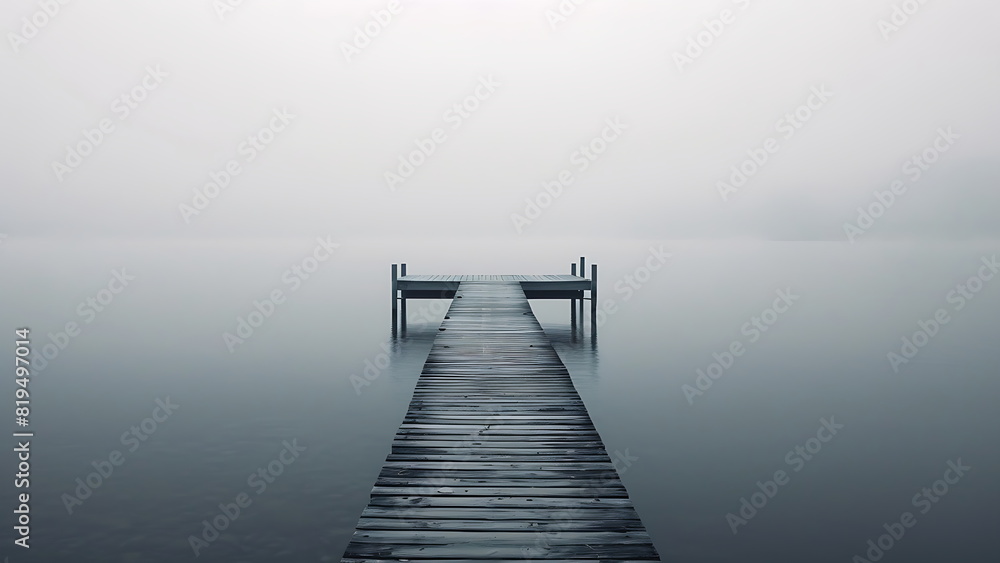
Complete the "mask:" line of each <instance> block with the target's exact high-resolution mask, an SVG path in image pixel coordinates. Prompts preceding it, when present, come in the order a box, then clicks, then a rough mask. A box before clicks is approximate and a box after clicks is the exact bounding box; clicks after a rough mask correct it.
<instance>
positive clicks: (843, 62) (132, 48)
mask: <svg viewBox="0 0 1000 563" xmlns="http://www.w3.org/2000/svg"><path fill="white" fill-rule="evenodd" d="M216 4H222V2H221V1H220V2H216V3H214V4H213V2H212V1H209V0H204V1H197V2H195V1H190V0H185V1H178V2H143V3H136V2H126V1H124V0H105V1H97V0H95V1H88V2H70V3H68V4H67V5H66V6H61V7H60V10H59V12H58V13H57V14H55V15H54V16H52V17H49V18H46V17H43V16H39V15H36V14H35V13H36V12H38V11H39V10H40V8H39V5H38V4H37V3H36V2H34V1H32V0H10V1H8V2H6V3H5V4H4V10H3V13H2V19H0V29H2V30H3V31H4V32H5V35H6V38H7V40H6V45H5V46H4V47H3V48H2V49H0V73H2V76H3V77H4V84H5V86H4V88H3V90H2V92H0V96H2V99H0V105H2V107H3V108H5V111H4V114H5V115H4V120H3V122H4V123H5V124H6V126H7V127H8V131H7V134H6V135H4V136H3V140H2V141H0V142H2V148H3V155H4V157H3V160H2V170H0V177H2V183H0V189H2V190H3V201H4V205H3V206H2V207H0V233H4V234H7V235H8V237H22V236H73V237H82V236H127V237H145V236H173V237H204V236H248V235H254V236H299V235H302V236H313V235H315V234H317V233H322V234H326V233H334V234H335V236H337V237H339V238H343V239H349V238H355V237H397V236H406V237H408V238H413V237H440V236H451V235H454V234H455V233H456V232H459V233H461V236H462V237H464V238H468V237H521V238H525V237H556V236H577V235H589V236H599V237H633V236H635V237H650V238H688V237H693V238H731V237H751V238H764V239H780V240H817V239H820V240H847V236H846V234H845V230H844V224H845V223H846V222H848V221H852V222H855V223H857V218H858V211H857V208H858V207H859V206H863V207H866V208H867V207H868V206H870V205H872V204H873V202H876V201H877V200H876V199H875V196H873V193H872V192H873V191H874V190H883V191H888V190H890V186H891V184H892V182H893V181H894V180H897V179H899V180H900V181H901V182H902V183H903V185H904V186H905V188H906V191H905V193H903V194H902V195H898V196H896V197H895V201H894V202H893V203H892V204H891V205H890V206H888V207H889V208H888V209H887V210H886V211H885V213H884V215H883V216H881V217H880V218H877V219H876V220H874V221H873V223H872V225H871V226H870V227H866V228H865V229H863V233H862V234H860V235H858V236H857V237H856V238H857V240H862V241H863V240H870V239H875V238H902V237H907V238H908V237H915V238H934V239H941V238H956V239H965V238H971V237H990V238H992V237H996V236H997V234H998V230H1000V220H997V216H996V214H997V211H1000V195H998V188H1000V172H998V166H997V164H998V160H1000V158H998V156H1000V135H997V131H998V130H1000V107H998V105H997V103H996V100H998V99H1000V72H998V71H1000V64H998V63H1000V35H998V34H997V33H996V31H995V29H993V28H994V27H995V22H996V21H998V16H1000V5H996V4H995V3H989V2H983V1H972V0H965V1H952V2H929V3H926V4H924V5H923V6H921V7H920V8H919V10H918V11H917V12H916V13H914V14H912V15H909V16H906V17H907V18H908V19H907V21H906V22H905V23H903V24H902V25H900V26H898V30H891V29H889V28H887V27H885V26H884V25H883V26H882V28H881V29H880V20H885V21H886V22H890V23H891V18H892V15H893V7H894V5H896V4H898V5H900V6H903V5H904V4H906V5H907V7H909V2H893V1H885V0H878V1H870V0H866V1H860V0H846V1H838V2H796V1H792V0H752V1H750V2H746V1H745V0H739V1H731V0H718V1H713V2H694V1H684V2H662V1H652V0H651V1H645V0H614V1H612V0H590V1H583V2H581V4H580V6H578V7H576V8H575V10H574V11H573V13H571V14H569V15H567V16H566V17H565V18H564V20H559V21H556V20H555V19H553V18H552V17H551V14H547V12H548V11H549V10H551V11H552V12H553V13H558V11H559V6H560V2H559V1H558V0H552V1H531V2H529V1H523V0H503V1H500V0H462V1H459V0H437V1H407V2H404V3H402V4H401V9H397V10H396V11H397V13H396V14H391V13H390V12H389V11H388V7H389V6H390V3H389V2H387V1H365V2H329V3H324V2H320V1H319V0H282V1H280V2H279V1H265V0H245V1H244V2H243V3H242V5H240V6H238V7H236V8H234V9H233V10H231V11H226V12H219V11H218V10H217V8H216V7H215V5H216ZM563 4H565V5H571V4H572V3H571V2H570V1H569V0H566V1H565V2H563ZM914 4H916V3H915V2H914ZM722 10H730V12H731V13H730V14H727V15H726V19H727V20H728V22H729V23H723V22H721V21H720V23H716V24H711V23H710V24H709V26H708V27H714V28H715V31H716V32H717V33H718V37H712V38H711V41H710V42H709V41H708V40H707V37H709V35H710V34H711V32H710V31H705V30H706V24H705V23H704V22H705V21H706V20H715V19H719V18H720V17H721V16H722V15H723V14H722ZM373 11H374V12H376V15H377V16H378V15H380V17H381V19H382V20H383V21H386V20H387V22H386V23H384V24H382V23H376V22H375V16H373V15H372V12H373ZM32 17H35V19H36V21H41V22H44V25H42V26H40V28H39V29H38V30H37V33H35V34H32V33H31V31H32V29H30V26H28V28H27V29H26V28H25V24H24V20H23V19H22V18H28V19H29V20H30V19H31V18H32ZM900 18H901V16H900V15H899V14H897V19H896V22H897V23H900V22H901V19H900ZM46 20H48V21H46ZM553 22H555V23H556V25H553ZM366 25H367V26H368V29H369V30H375V31H377V34H375V35H374V36H373V37H370V36H368V35H367V34H365V33H364V29H365V26H366ZM720 27H721V30H720ZM359 28H360V29H361V32H360V33H361V34H362V35H363V36H360V37H359V36H358V34H359V31H358V29H359ZM703 31H704V32H705V33H703V34H702V36H701V37H702V39H703V40H704V41H703V42H704V43H706V44H708V46H707V47H704V48H703V49H702V51H703V52H702V53H701V54H700V55H699V54H697V52H696V51H690V52H688V55H690V54H692V53H693V54H694V55H696V56H692V57H691V58H690V61H689V62H683V61H682V64H681V65H680V66H681V67H682V68H679V65H678V59H677V58H676V57H675V53H680V54H684V53H685V50H686V49H688V45H689V43H688V40H689V38H692V37H694V38H695V39H694V40H695V41H697V37H698V34H699V33H700V32H703ZM11 34H17V36H21V37H23V38H24V39H23V40H18V39H15V38H14V37H15V36H14V35H11ZM28 35H32V37H28ZM366 41H367V44H365V42H366ZM345 45H354V46H355V49H356V51H354V52H353V53H350V52H348V53H346V54H345ZM685 56H687V55H685ZM147 68H152V69H157V68H159V69H161V70H162V73H164V74H165V76H160V77H159V78H156V77H155V76H151V77H149V78H146V83H147V84H148V85H155V86H156V87H155V89H151V90H148V91H143V89H142V88H140V89H139V90H137V92H138V95H139V96H145V99H143V100H142V101H140V102H136V103H135V104H134V105H135V107H134V108H129V111H128V114H127V115H126V114H125V111H124V109H123V108H125V107H127V106H125V105H123V103H122V102H121V101H119V102H117V103H116V102H115V100H116V99H118V98H119V97H121V96H123V95H125V96H129V95H131V94H130V92H133V88H135V87H137V86H139V85H141V84H142V83H143V80H144V77H146V76H147V72H148V71H147ZM157 81H159V82H157ZM481 81H485V82H490V83H491V84H493V86H491V87H490V88H489V89H487V88H485V87H480V88H479V90H478V92H479V93H480V98H479V99H476V98H475V93H476V92H477V85H479V84H481ZM814 88H817V89H819V88H822V89H825V90H826V91H827V92H831V93H832V96H829V97H828V98H827V99H826V101H825V102H820V101H819V98H815V97H814V98H813V99H812V102H813V104H814V109H813V110H810V111H808V112H805V113H800V115H808V114H809V113H810V112H811V116H809V118H808V120H807V121H805V122H803V123H800V125H801V128H798V129H791V130H792V131H794V134H792V135H789V136H788V137H786V135H788V133H787V131H789V129H788V127H787V121H786V122H784V123H786V125H785V128H784V129H782V128H781V124H780V123H779V120H781V119H782V118H783V116H784V115H785V114H787V113H795V112H796V110H797V109H798V108H800V106H802V105H803V104H806V103H807V102H808V101H810V95H811V94H812V91H813V89H814ZM491 90H492V91H491ZM469 96H473V98H469V99H467V98H468V97H469ZM463 102H464V103H467V104H469V105H468V106H467V107H473V108H474V109H473V110H472V111H469V112H468V113H466V117H462V118H461V120H458V119H457V118H456V117H455V115H456V114H454V113H446V112H448V111H449V109H450V108H453V106H454V105H455V104H462V103H463ZM282 109H286V110H287V112H288V113H289V114H292V115H294V118H286V119H287V120H288V121H289V123H288V124H287V126H283V129H282V130H281V131H278V132H276V133H274V138H273V142H271V143H270V144H267V145H266V147H265V148H264V149H263V150H261V151H259V152H258V153H257V154H256V156H255V158H254V159H253V160H252V161H248V156H249V154H250V151H249V150H245V151H241V144H242V143H244V142H245V141H246V140H247V138H248V136H250V135H253V134H255V133H256V132H258V131H259V130H260V129H262V128H265V127H267V126H268V125H269V124H270V123H275V124H278V125H282V124H281V122H280V121H272V116H273V115H274V112H275V111H279V112H280V111H281V110H282ZM801 111H802V110H800V112H801ZM615 119H617V120H618V121H619V122H620V123H622V124H624V126H625V129H624V130H623V131H622V132H621V133H620V134H618V133H612V134H610V135H609V132H608V131H604V130H605V127H606V123H608V120H612V121H614V120H615ZM102 120H108V121H107V122H105V123H106V124H107V123H110V124H111V125H113V127H114V129H113V131H111V132H110V133H108V134H106V135H104V139H103V140H102V141H101V143H100V144H99V145H98V146H97V147H96V148H94V150H93V151H92V153H91V154H89V155H88V156H85V157H82V158H81V163H80V164H79V166H77V167H75V168H72V169H71V171H66V169H63V172H62V173H61V174H60V173H59V172H58V171H56V170H54V169H53V166H54V164H53V163H60V165H64V164H66V163H67V161H70V162H72V158H69V159H68V157H67V145H71V146H77V145H78V144H79V143H81V142H82V143H83V148H84V150H85V149H86V148H87V146H86V143H87V141H86V136H85V135H84V134H83V130H85V129H87V130H92V129H95V128H99V127H100V123H101V122H102ZM948 128H951V130H952V131H953V132H954V133H955V134H957V135H958V136H957V137H954V136H952V137H951V141H948V142H944V141H940V140H939V141H938V143H939V145H940V146H941V147H947V148H948V150H947V152H943V153H939V158H938V159H937V160H936V162H934V163H933V164H929V165H927V166H926V168H927V169H926V170H921V175H920V177H919V179H915V178H914V177H913V175H912V174H908V173H907V172H906V171H905V170H906V169H905V168H904V166H905V165H906V162H907V160H908V159H910V158H911V157H912V156H913V155H919V154H921V153H922V152H923V151H924V150H925V149H927V148H928V147H932V146H934V142H935V139H937V138H938V137H939V130H941V129H944V130H948ZM436 129H440V130H441V131H439V134H440V133H443V136H442V137H439V138H443V140H442V141H441V142H433V136H434V135H435V130H436ZM602 132H604V133H605V135H606V137H605V138H608V137H609V136H614V137H615V138H614V140H611V141H607V142H603V141H594V139H595V138H599V137H600V136H601V134H602ZM269 136H270V132H265V133H264V135H263V137H264V138H267V139H268V140H269V139H270V137H269ZM91 137H92V138H96V137H94V136H93V134H92V135H91ZM768 138H773V139H774V141H775V143H776V145H772V148H774V146H776V147H777V149H776V150H775V151H774V152H772V153H770V154H768V155H767V158H768V160H767V161H766V162H765V163H764V164H763V165H762V166H759V167H758V168H759V169H758V170H757V171H756V172H755V173H753V174H752V175H751V176H750V177H749V178H748V179H747V181H746V183H745V184H744V185H743V186H742V187H740V188H739V189H738V190H737V191H736V192H735V193H732V194H731V195H730V196H729V197H727V198H726V201H723V198H722V197H721V195H720V190H719V187H718V182H720V181H728V179H729V177H730V175H731V174H732V167H733V166H740V165H741V164H742V163H743V161H744V160H746V159H747V158H749V156H748V151H754V150H757V151H760V150H763V149H762V148H761V147H763V146H764V145H765V141H766V140H767V139H768ZM415 139H431V141H429V142H431V143H432V145H433V147H434V151H433V153H432V154H430V155H429V156H426V157H425V158H423V162H422V163H420V164H419V165H417V166H414V170H413V173H412V175H410V176H409V177H408V178H405V179H404V181H403V182H401V183H399V184H397V185H395V190H391V189H390V187H389V185H388V182H387V179H386V173H387V172H393V173H399V172H400V171H399V170H398V167H399V159H400V157H401V156H402V157H403V158H406V156H407V155H409V153H410V152H411V151H414V150H416V149H417V147H416V146H415V144H414V140H415ZM592 141H594V142H595V143H597V144H596V145H593V146H595V147H597V148H599V149H600V148H606V150H605V152H604V153H603V154H600V155H595V159H594V160H593V161H589V160H588V167H587V169H586V170H582V169H581V167H582V165H581V163H582V162H583V161H582V160H580V158H581V156H580V153H577V151H578V150H579V149H580V147H581V145H590V144H591V143H592ZM424 146H425V147H426V146H429V145H427V144H426V142H425V145H424ZM575 153H576V156H575V158H574V154H575ZM758 154H760V153H759V152H758ZM584 158H585V157H584ZM231 160H235V161H236V162H237V163H238V164H239V166H240V168H239V170H240V172H239V173H238V174H236V175H235V176H234V177H232V178H231V182H230V184H229V186H228V187H227V188H225V189H224V190H222V191H221V193H220V194H219V195H218V196H217V197H215V198H214V199H211V200H207V201H209V203H208V205H207V207H205V209H203V210H202V211H200V212H199V213H198V214H197V215H188V219H189V220H190V221H189V222H185V220H184V218H183V217H182V212H181V210H180V208H179V206H180V205H181V204H186V205H189V206H191V205H193V203H194V201H195V189H203V186H204V185H205V184H206V183H207V182H209V181H210V180H211V178H210V174H211V173H218V172H220V171H222V170H224V169H225V167H226V165H227V162H229V161H231ZM417 160H419V158H418V159H417ZM60 165H57V166H56V168H59V166H60ZM914 166H915V165H914V164H910V169H909V170H910V171H911V173H912V171H913V170H914V168H913V167H914ZM752 168H753V167H752V166H750V167H749V168H748V169H752ZM564 170H567V171H569V172H570V173H571V174H572V175H573V182H572V184H570V185H568V186H566V187H565V188H564V189H563V190H562V192H561V193H560V194H559V196H558V197H555V198H552V199H551V201H549V200H546V199H545V196H544V195H543V196H540V194H543V193H544V191H543V188H542V183H543V182H547V181H553V180H556V179H557V178H558V176H559V174H560V172H562V171H564ZM60 177H61V180H60ZM526 198H528V199H531V200H534V201H539V202H541V203H544V202H548V203H549V204H548V205H547V207H546V208H545V209H543V210H542V212H541V214H540V215H539V216H537V217H534V218H531V217H530V216H528V215H525V214H526V209H525V208H526V205H527V204H526V203H525V200H526ZM539 198H541V200H539ZM512 214H521V215H524V216H525V218H526V219H528V221H527V222H521V224H520V226H521V229H520V231H521V232H518V229H517V228H515V223H514V221H513V220H512V217H511V215H512Z"/></svg>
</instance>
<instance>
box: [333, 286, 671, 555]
mask: <svg viewBox="0 0 1000 563" xmlns="http://www.w3.org/2000/svg"><path fill="white" fill-rule="evenodd" d="M393 269H394V270H395V267H394V268H393ZM593 272H594V274H595V275H594V276H593V277H592V278H591V279H590V280H586V279H584V278H580V277H577V276H575V275H570V276H558V275H553V276H419V277H418V276H405V275H404V276H402V277H401V278H397V277H395V276H394V277H393V281H394V284H393V285H394V288H393V304H394V307H393V309H394V311H393V312H394V313H395V304H396V302H397V295H396V291H397V290H400V289H399V285H400V284H401V285H402V287H403V288H404V289H401V290H400V291H403V292H404V293H403V296H405V298H415V297H416V298H420V297H425V298H432V299H439V298H441V297H442V295H441V292H443V291H447V292H449V293H450V295H449V297H452V303H451V306H450V308H449V309H448V311H447V313H446V315H445V317H444V320H443V321H442V322H441V325H440V326H439V327H438V333H437V336H436V337H435V338H434V343H433V346H432V348H431V350H430V353H429V354H428V357H427V361H426V363H425V364H424V367H423V371H422V372H421V374H420V379H419V380H418V381H417V385H416V388H415V390H414V393H413V399H412V400H411V402H410V406H409V409H408V411H407V413H406V416H405V418H404V420H403V423H402V425H400V427H399V430H398V431H397V433H396V437H395V439H394V441H393V443H392V450H391V452H390V453H389V455H388V457H387V458H386V461H385V464H384V465H383V467H382V471H381V473H380V474H379V476H378V479H377V481H376V483H375V486H374V488H373V489H372V494H371V500H370V502H369V504H368V506H367V507H366V508H365V510H364V512H363V513H362V514H361V518H360V520H359V521H358V525H357V529H356V531H355V532H354V536H353V538H352V540H351V543H350V544H349V545H348V546H347V549H346V551H345V553H344V561H351V562H358V563H360V562H361V561H405V560H411V561H425V562H426V561H432V560H437V561H439V560H446V559H447V560H455V561H457V560H493V561H498V560H514V559H524V558H531V559H560V560H564V561H565V560H591V561H593V560H608V559H613V560H647V561H649V560H653V561H658V560H659V555H658V553H657V551H656V548H655V547H654V546H653V543H652V540H651V539H650V537H649V534H648V533H647V532H646V529H645V527H644V526H643V524H642V521H641V520H640V519H639V516H638V514H637V513H636V511H635V508H634V507H633V505H632V501H631V500H630V499H629V496H628V492H627V491H626V490H625V487H624V485H622V482H621V480H620V479H619V476H618V473H617V471H616V470H615V467H614V465H613V464H612V461H611V458H610V457H609V456H608V454H607V452H606V450H605V448H604V443H603V442H602V440H601V437H600V435H599V434H598V432H597V429H596V428H595V427H594V425H593V422H592V421H591V419H590V415H589V414H588V413H587V409H586V407H585V406H584V404H583V401H582V400H581V399H580V396H579V395H578V394H577V391H576V388H575V387H574V386H573V382H572V380H571V379H570V376H569V372H568V371H567V369H566V366H565V365H564V364H563V362H562V361H561V360H560V358H559V355H558V354H557V353H556V351H555V349H554V348H553V346H552V343H551V342H550V340H549V338H548V337H547V336H546V334H545V333H544V332H543V330H542V327H541V325H540V324H539V322H538V320H537V319H536V318H535V316H534V313H533V312H532V310H531V307H530V306H529V305H528V298H529V297H530V296H531V295H538V293H534V292H545V295H547V296H548V297H547V298H557V299H573V300H574V302H573V304H572V306H571V307H572V310H573V315H574V316H575V314H576V303H575V300H576V299H582V298H583V296H584V291H588V290H589V291H590V295H591V296H594V295H596V283H594V282H593V280H594V279H595V278H596V267H595V268H594V269H593ZM434 278H437V279H434ZM454 278H461V279H454ZM505 278H513V279H505ZM414 284H416V285H414ZM446 284H447V285H446ZM539 284H540V285H539ZM588 285H589V288H588V287H587V286H588ZM540 287H541V288H544V289H539V288H540ZM420 291H429V292H431V293H432V294H433V295H426V296H425V294H422V293H406V292H420ZM529 292H532V293H531V294H529ZM556 295H559V297H556ZM543 298H545V297H543ZM401 299H402V297H401ZM594 302H596V301H592V304H593V303H594ZM591 311H592V313H593V307H592V309H591ZM582 314H583V311H582V304H581V311H580V315H581V318H582ZM395 316H396V315H395V314H394V317H395ZM592 317H593V314H592ZM394 321H395V318H394ZM393 324H394V326H395V324H396V323H395V322H394V323H393ZM574 324H575V322H574ZM594 324H595V323H594V321H593V319H592V324H591V334H592V335H593V329H594V328H595V326H594Z"/></svg>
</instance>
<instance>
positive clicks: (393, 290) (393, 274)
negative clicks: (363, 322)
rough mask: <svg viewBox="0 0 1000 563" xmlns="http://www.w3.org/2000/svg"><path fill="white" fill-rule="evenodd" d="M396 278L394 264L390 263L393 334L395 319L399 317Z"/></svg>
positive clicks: (394, 331)
mask: <svg viewBox="0 0 1000 563" xmlns="http://www.w3.org/2000/svg"><path fill="white" fill-rule="evenodd" d="M397 279H398V277H397V275H396V264H393V265H392V334H393V336H395V335H396V324H397V320H398V318H399V315H398V313H397V311H396V288H397V283H396V280H397Z"/></svg>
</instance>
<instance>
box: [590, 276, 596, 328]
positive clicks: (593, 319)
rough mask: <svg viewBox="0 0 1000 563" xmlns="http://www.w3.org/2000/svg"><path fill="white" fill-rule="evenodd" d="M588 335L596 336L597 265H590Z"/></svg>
mask: <svg viewBox="0 0 1000 563" xmlns="http://www.w3.org/2000/svg"><path fill="white" fill-rule="evenodd" d="M590 334H592V335H593V334H597V264H591V265H590Z"/></svg>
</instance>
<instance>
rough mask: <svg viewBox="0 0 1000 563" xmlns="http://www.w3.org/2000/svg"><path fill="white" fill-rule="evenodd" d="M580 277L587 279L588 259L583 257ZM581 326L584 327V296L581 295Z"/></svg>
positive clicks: (581, 258)
mask: <svg viewBox="0 0 1000 563" xmlns="http://www.w3.org/2000/svg"><path fill="white" fill-rule="evenodd" d="M580 277H581V278H584V279H586V278H587V259H586V258H584V257H583V256H581V257H580ZM580 297H581V299H580V326H581V327H583V299H582V297H583V294H582V292H581V294H580Z"/></svg>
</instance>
